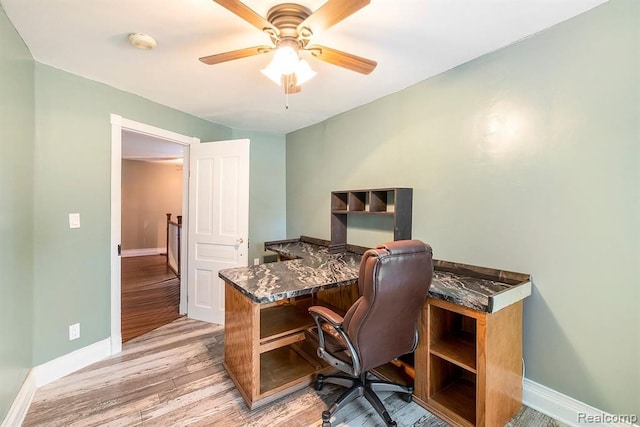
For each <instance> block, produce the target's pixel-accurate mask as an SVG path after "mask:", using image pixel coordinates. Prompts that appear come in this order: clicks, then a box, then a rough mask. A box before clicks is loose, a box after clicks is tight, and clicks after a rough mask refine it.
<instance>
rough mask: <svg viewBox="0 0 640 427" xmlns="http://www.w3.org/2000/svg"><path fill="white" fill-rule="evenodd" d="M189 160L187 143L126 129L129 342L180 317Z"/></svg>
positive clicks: (124, 285)
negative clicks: (185, 161) (181, 245)
mask: <svg viewBox="0 0 640 427" xmlns="http://www.w3.org/2000/svg"><path fill="white" fill-rule="evenodd" d="M183 158H184V146H183V145H181V144H177V143H175V142H171V141H166V140H164V139H159V138H156V137H153V136H149V135H146V134H141V133H136V132H131V131H129V130H123V131H122V170H121V177H122V179H121V181H122V192H121V198H120V199H121V203H122V205H121V206H122V214H121V225H122V227H121V228H122V230H121V248H122V250H121V255H122V256H121V276H120V277H121V280H120V286H121V328H120V329H121V332H122V341H123V342H127V341H129V340H131V339H133V338H136V337H138V336H140V335H144V334H146V333H147V332H150V331H152V330H153V329H156V328H158V327H160V326H163V325H165V324H167V323H171V322H172V321H174V320H176V319H177V318H178V317H179V316H180V309H179V308H180V307H179V304H180V266H179V265H178V263H177V260H178V259H181V257H180V256H181V253H180V250H179V249H180V248H179V247H178V242H179V241H181V237H182V236H181V230H182V227H181V219H182V206H183V204H184V197H186V195H184V194H183V179H184V176H183V175H184V174H183Z"/></svg>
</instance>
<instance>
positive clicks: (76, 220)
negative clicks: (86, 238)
mask: <svg viewBox="0 0 640 427" xmlns="http://www.w3.org/2000/svg"><path fill="white" fill-rule="evenodd" d="M69 228H80V214H79V213H70V214H69Z"/></svg>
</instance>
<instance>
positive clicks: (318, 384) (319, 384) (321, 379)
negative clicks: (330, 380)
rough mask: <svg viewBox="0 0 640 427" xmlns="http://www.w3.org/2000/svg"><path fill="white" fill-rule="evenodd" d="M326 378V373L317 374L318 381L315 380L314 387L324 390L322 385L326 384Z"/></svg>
mask: <svg viewBox="0 0 640 427" xmlns="http://www.w3.org/2000/svg"><path fill="white" fill-rule="evenodd" d="M324 378H325V376H324V375H322V374H318V375H317V376H316V382H315V384H314V388H315V389H316V390H317V391H320V390H322V387H323V386H324Z"/></svg>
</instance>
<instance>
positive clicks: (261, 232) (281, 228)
mask: <svg viewBox="0 0 640 427" xmlns="http://www.w3.org/2000/svg"><path fill="white" fill-rule="evenodd" d="M240 138H249V139H250V140H251V148H250V153H249V156H250V170H251V176H250V177H249V199H250V200H251V202H250V203H249V233H250V234H251V236H250V238H249V264H253V259H254V258H259V259H260V263H262V257H263V256H264V255H265V254H266V252H265V251H264V242H268V241H270V240H279V239H283V238H284V236H285V234H286V228H287V221H286V215H285V211H286V191H285V187H286V174H285V169H286V155H285V149H286V138H285V136H284V135H278V134H270V133H265V132H252V131H244V130H237V129H235V130H234V131H233V139H240Z"/></svg>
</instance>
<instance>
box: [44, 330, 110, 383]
mask: <svg viewBox="0 0 640 427" xmlns="http://www.w3.org/2000/svg"><path fill="white" fill-rule="evenodd" d="M109 356H111V338H106V339H103V340H102V341H98V342H96V343H93V344H91V345H88V346H86V347H83V348H80V349H78V350H76V351H72V352H71V353H69V354H65V355H64V356H60V357H58V358H57V359H53V360H51V361H49V362H46V363H43V364H42V365H38V366H36V367H35V368H33V370H32V371H33V377H34V381H35V386H36V387H42V386H43V385H46V384H49V383H51V382H53V381H55V380H57V379H59V378H62V377H64V376H66V375H69V374H70V373H72V372H75V371H77V370H79V369H82V368H84V367H85V366H89V365H91V364H92V363H95V362H99V361H100V360H102V359H105V358H107V357H109Z"/></svg>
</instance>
